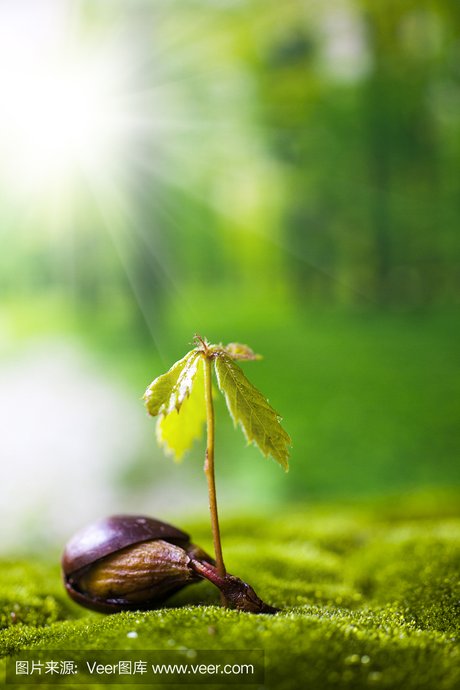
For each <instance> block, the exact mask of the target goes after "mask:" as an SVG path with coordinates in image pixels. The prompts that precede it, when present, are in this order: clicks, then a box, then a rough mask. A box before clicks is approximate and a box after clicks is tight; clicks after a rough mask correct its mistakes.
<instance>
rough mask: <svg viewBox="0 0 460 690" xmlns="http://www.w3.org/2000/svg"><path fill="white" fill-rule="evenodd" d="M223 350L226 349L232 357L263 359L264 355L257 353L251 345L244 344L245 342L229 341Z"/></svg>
mask: <svg viewBox="0 0 460 690" xmlns="http://www.w3.org/2000/svg"><path fill="white" fill-rule="evenodd" d="M223 350H225V352H226V353H227V354H228V355H230V357H231V358H232V359H251V360H255V359H262V355H256V353H255V352H254V350H253V349H252V348H250V347H249V345H243V343H229V344H228V345H226V346H225V347H224V348H223Z"/></svg>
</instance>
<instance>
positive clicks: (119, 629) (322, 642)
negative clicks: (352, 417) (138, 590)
mask: <svg viewBox="0 0 460 690" xmlns="http://www.w3.org/2000/svg"><path fill="white" fill-rule="evenodd" d="M392 511H393V508H392V507H389V508H388V510H387V512H386V509H385V507H384V506H381V507H380V508H379V511H375V509H371V508H370V509H369V510H367V511H366V510H361V511H354V512H353V511H351V510H345V509H342V510H341V511H337V509H335V510H332V509H331V510H327V509H316V510H311V511H309V512H300V511H297V512H291V513H290V514H289V515H285V516H284V517H280V516H276V519H275V517H273V516H272V517H270V518H267V517H264V518H263V519H262V518H255V517H253V518H250V519H249V518H247V519H242V518H238V519H235V520H231V521H228V522H227V523H226V524H225V536H224V545H225V553H226V560H227V564H228V567H229V569H230V570H231V571H232V572H234V573H237V574H238V575H240V576H241V577H243V578H245V579H247V580H248V581H249V582H251V584H253V586H254V588H255V589H256V591H257V592H258V593H259V594H260V595H261V596H262V597H263V598H264V599H265V600H266V601H269V602H270V603H272V604H274V605H276V606H279V607H280V608H281V609H282V611H281V613H279V614H277V615H276V616H253V615H250V614H243V613H237V612H235V611H227V610H222V609H220V608H219V607H218V606H217V605H216V603H217V599H218V597H217V595H216V591H215V590H214V588H213V587H212V586H211V585H210V584H209V583H205V582H203V583H201V584H199V585H197V586H194V587H190V588H189V589H186V590H183V591H182V592H181V593H180V594H178V595H177V596H176V597H175V598H174V599H173V600H171V601H170V603H169V605H168V607H167V608H164V609H161V610H157V611H149V612H142V613H140V612H133V613H121V614H116V615H112V616H104V615H100V614H95V613H91V612H87V611H85V610H83V609H80V608H79V607H77V606H76V605H74V604H73V603H72V602H70V601H69V600H67V598H66V595H65V594H64V592H63V589H62V585H61V582H60V575H59V569H58V566H57V565H56V561H57V559H54V562H53V563H52V564H51V565H50V563H46V562H42V563H29V562H27V561H22V562H14V563H13V562H8V563H7V564H5V565H6V567H3V568H2V571H1V573H2V574H1V576H0V621H1V626H2V627H3V629H2V630H1V631H0V651H1V653H2V656H8V655H13V654H14V653H16V652H20V651H22V650H25V649H31V648H42V649H53V650H55V649H91V648H92V649H176V650H179V649H209V650H213V649H218V650H226V649H264V650H265V654H266V683H265V685H266V686H267V687H268V688H279V689H280V690H296V689H297V688H301V687H306V688H310V687H311V688H315V690H316V689H318V690H321V689H322V688H324V689H328V688H331V689H332V688H350V689H352V688H353V689H354V690H355V689H357V690H359V689H360V688H385V689H388V690H397V689H399V688H401V690H402V689H403V688H404V690H424V689H426V690H431V689H432V690H454V688H457V687H459V686H460V663H459V662H460V652H459V647H458V644H457V642H456V635H457V634H458V620H459V608H458V607H459V601H460V591H459V585H458V573H459V570H460V568H459V566H460V546H459V541H460V540H459V537H460V521H459V520H456V519H455V518H453V517H452V516H449V517H446V518H442V517H438V516H437V515H436V513H433V512H432V513H430V511H427V512H426V514H425V515H420V514H419V513H417V517H416V518H413V517H412V516H410V519H409V517H408V516H404V515H403V511H401V515H400V516H398V517H395V516H394V514H393V513H392ZM187 527H190V531H191V532H192V534H193V537H194V539H195V540H196V541H197V542H198V543H200V544H201V545H202V546H204V547H208V548H209V533H208V527H207V524H206V523H203V524H197V525H195V526H193V525H191V526H189V525H187ZM50 562H51V561H50ZM12 613H13V614H14V615H11V614H12ZM130 632H131V633H132V632H135V633H136V634H137V637H132V636H130V637H128V633H130ZM103 687H105V688H107V687H109V686H107V685H104V686H103ZM114 687H115V686H114ZM156 687H160V686H156ZM165 687H167V686H165ZM213 687H216V686H213Z"/></svg>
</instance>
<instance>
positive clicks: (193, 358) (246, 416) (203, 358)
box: [144, 335, 291, 604]
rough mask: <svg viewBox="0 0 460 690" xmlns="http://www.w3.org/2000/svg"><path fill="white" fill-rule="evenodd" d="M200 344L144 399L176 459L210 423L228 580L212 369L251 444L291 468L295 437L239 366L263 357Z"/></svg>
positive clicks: (209, 472)
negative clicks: (244, 361)
mask: <svg viewBox="0 0 460 690" xmlns="http://www.w3.org/2000/svg"><path fill="white" fill-rule="evenodd" d="M194 344H195V345H196V347H195V348H194V349H193V350H190V352H188V353H187V354H186V355H185V357H183V358H182V359H180V360H179V361H178V362H176V363H175V364H173V366H172V367H171V369H169V371H167V372H166V373H165V374H162V375H161V376H159V377H158V378H156V379H155V380H154V381H153V382H152V383H151V384H150V386H149V387H148V388H147V390H146V392H145V394H144V401H145V405H146V408H147V411H148V413H149V414H150V415H152V416H153V417H156V416H158V421H157V426H156V432H157V439H158V442H159V443H160V445H161V446H163V448H164V449H165V451H166V452H167V453H168V454H171V455H173V456H174V457H175V459H176V460H180V459H181V458H182V456H183V455H184V453H185V452H186V451H187V450H189V448H190V447H191V446H192V444H193V442H194V441H195V440H196V439H198V438H199V437H200V436H201V433H202V428H203V426H204V423H205V422H206V426H207V443H206V454H205V462H204V472H205V475H206V479H207V483H208V494H209V510H210V514H211V527H212V535H213V542H214V552H215V559H216V570H217V573H218V576H220V577H225V575H226V569H225V564H224V558H223V555H222V544H221V538H220V529H219V516H218V510H217V495H216V483H215V473H214V406H213V397H212V395H213V387H212V370H213V369H214V372H215V374H216V378H217V383H218V387H219V390H220V391H221V393H222V394H223V395H224V397H225V401H226V403H227V407H228V410H229V413H230V416H231V417H232V419H233V421H234V423H235V425H237V424H239V425H240V426H241V428H242V430H243V433H244V435H245V436H246V439H247V441H248V442H249V443H254V444H255V445H256V446H257V447H258V448H259V449H260V451H261V452H262V453H263V454H264V455H265V456H266V457H268V456H271V457H272V458H273V459H274V460H276V461H277V462H279V464H280V465H281V466H282V467H284V469H285V470H287V469H288V458H289V446H290V444H291V439H290V437H289V435H288V434H287V433H286V431H285V430H284V429H283V427H282V426H281V417H280V415H279V414H278V413H277V412H276V411H275V410H274V409H273V408H272V407H271V405H270V404H269V403H268V401H267V399H266V398H265V397H264V396H263V395H262V393H261V392H260V391H258V390H257V388H255V387H254V386H253V385H252V383H250V382H249V381H248V379H247V378H246V376H245V374H244V373H243V371H242V369H241V368H240V366H239V365H238V364H237V361H238V360H240V361H243V360H257V359H261V357H260V355H256V354H255V353H254V352H253V350H251V348H250V347H248V346H247V345H242V344H240V343H230V344H229V345H225V346H224V345H212V344H210V343H208V341H207V340H206V339H205V338H202V337H201V336H198V335H197V336H195V339H194ZM223 603H224V604H225V603H226V601H225V598H223Z"/></svg>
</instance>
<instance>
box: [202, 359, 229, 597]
mask: <svg viewBox="0 0 460 690" xmlns="http://www.w3.org/2000/svg"><path fill="white" fill-rule="evenodd" d="M204 390H205V399H206V422H207V444H206V456H205V462H204V473H205V475H206V479H207V480H208V494H209V511H210V513H211V528H212V537H213V541H214V553H215V556H216V567H217V572H218V573H219V575H220V576H221V577H224V575H225V574H226V570H225V565H224V558H223V556H222V545H221V542H220V530H219V516H218V514H217V496H216V480H215V475H214V406H213V402H212V370H211V357H209V356H207V355H206V353H205V354H204ZM222 603H223V604H225V603H226V602H225V597H224V596H223V595H222Z"/></svg>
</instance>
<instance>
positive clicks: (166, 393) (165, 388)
mask: <svg viewBox="0 0 460 690" xmlns="http://www.w3.org/2000/svg"><path fill="white" fill-rule="evenodd" d="M198 356H199V353H198V352H197V350H190V352H188V353H187V354H186V355H185V357H182V359H180V360H179V361H178V362H176V363H175V364H173V366H172V367H171V369H169V371H167V372H166V373H165V374H162V375H161V376H158V377H157V378H156V379H155V380H154V381H152V383H151V384H150V386H149V387H148V388H147V390H146V391H145V393H144V401H145V406H146V408H147V412H148V413H149V414H150V415H152V417H156V416H157V414H160V413H162V412H165V411H167V410H172V409H174V408H176V409H179V407H180V405H181V403H182V401H183V399H184V398H185V396H186V395H187V394H188V393H190V389H191V380H192V379H193V374H194V372H195V370H196V360H197V357H198Z"/></svg>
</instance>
